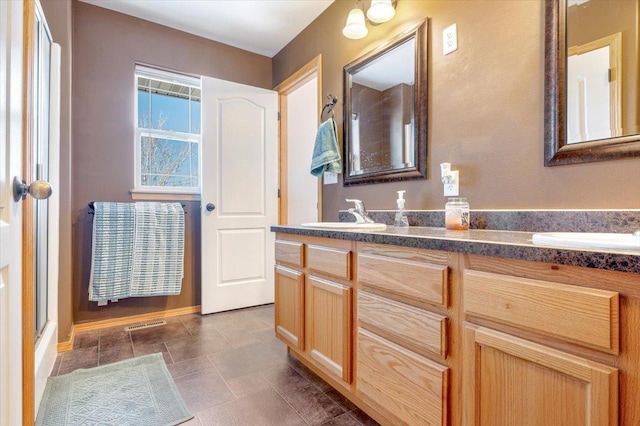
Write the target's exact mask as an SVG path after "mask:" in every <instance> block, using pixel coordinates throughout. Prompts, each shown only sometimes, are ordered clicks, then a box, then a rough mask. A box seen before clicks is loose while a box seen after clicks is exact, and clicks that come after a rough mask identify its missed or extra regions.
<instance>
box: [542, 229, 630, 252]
mask: <svg viewBox="0 0 640 426" xmlns="http://www.w3.org/2000/svg"><path fill="white" fill-rule="evenodd" d="M532 241H533V243H534V244H541V245H549V246H556V247H578V248H600V249H610V250H614V249H627V250H630V249H631V250H640V236H635V235H633V234H612V233H604V232H539V233H537V234H533V238H532Z"/></svg>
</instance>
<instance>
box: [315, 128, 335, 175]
mask: <svg viewBox="0 0 640 426" xmlns="http://www.w3.org/2000/svg"><path fill="white" fill-rule="evenodd" d="M325 171H326V172H333V173H342V160H341V158H340V149H339V148H338V136H337V131H336V122H335V121H334V119H333V118H329V119H328V120H327V121H325V122H324V123H322V124H321V125H320V127H318V133H317V134H316V142H315V144H314V146H313V156H312V158H311V174H312V175H314V176H322V173H324V172H325Z"/></svg>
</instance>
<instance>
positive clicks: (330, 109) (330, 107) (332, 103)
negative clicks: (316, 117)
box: [320, 93, 338, 121]
mask: <svg viewBox="0 0 640 426" xmlns="http://www.w3.org/2000/svg"><path fill="white" fill-rule="evenodd" d="M327 99H329V102H327V103H326V104H324V107H322V112H321V113H320V121H324V118H323V116H324V113H325V112H327V113H331V118H333V107H334V106H336V103H337V102H338V98H337V97H335V96H334V95H332V94H331V93H329V94H327Z"/></svg>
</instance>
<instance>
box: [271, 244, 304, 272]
mask: <svg viewBox="0 0 640 426" xmlns="http://www.w3.org/2000/svg"><path fill="white" fill-rule="evenodd" d="M276 262H281V263H289V264H291V265H294V266H297V267H300V268H302V267H304V244H303V243H301V242H299V241H287V240H276Z"/></svg>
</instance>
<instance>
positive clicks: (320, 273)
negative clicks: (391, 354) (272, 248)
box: [275, 235, 354, 388]
mask: <svg viewBox="0 0 640 426" xmlns="http://www.w3.org/2000/svg"><path fill="white" fill-rule="evenodd" d="M275 244H276V266H275V327H276V336H277V337H278V338H279V339H280V340H282V341H283V342H284V343H286V344H287V345H288V346H289V347H290V348H291V349H294V350H295V353H296V355H297V356H299V357H301V358H302V359H303V360H308V361H310V362H311V363H312V364H313V365H314V366H315V367H316V368H319V369H320V370H322V372H323V373H325V374H327V375H329V376H330V377H331V378H332V379H334V380H335V381H336V382H335V383H338V384H339V385H340V386H342V387H345V388H348V387H349V384H350V383H351V381H352V358H353V357H352V346H353V345H352V343H353V336H352V331H351V330H352V324H353V320H352V315H353V314H352V307H353V296H352V293H353V289H352V263H353V247H352V246H353V245H354V243H352V242H350V241H340V240H332V239H323V238H311V237H306V238H294V239H291V237H290V236H281V235H278V236H277V238H276V243H275Z"/></svg>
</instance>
